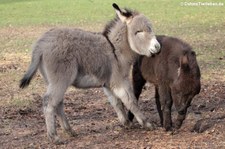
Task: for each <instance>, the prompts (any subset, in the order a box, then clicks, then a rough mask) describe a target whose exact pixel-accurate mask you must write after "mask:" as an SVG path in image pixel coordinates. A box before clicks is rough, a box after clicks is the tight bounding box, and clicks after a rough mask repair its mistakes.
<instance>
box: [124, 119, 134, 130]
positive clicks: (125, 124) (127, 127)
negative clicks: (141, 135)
mask: <svg viewBox="0 0 225 149" xmlns="http://www.w3.org/2000/svg"><path fill="white" fill-rule="evenodd" d="M123 126H124V127H125V128H126V129H129V128H131V126H132V122H131V121H129V120H127V121H126V122H125V123H124V124H123Z"/></svg>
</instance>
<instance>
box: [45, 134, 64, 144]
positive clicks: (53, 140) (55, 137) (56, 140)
mask: <svg viewBox="0 0 225 149" xmlns="http://www.w3.org/2000/svg"><path fill="white" fill-rule="evenodd" d="M49 139H50V141H51V142H52V143H53V144H55V145H60V144H64V142H63V141H62V140H61V139H60V138H59V137H58V136H54V137H50V136H49Z"/></svg>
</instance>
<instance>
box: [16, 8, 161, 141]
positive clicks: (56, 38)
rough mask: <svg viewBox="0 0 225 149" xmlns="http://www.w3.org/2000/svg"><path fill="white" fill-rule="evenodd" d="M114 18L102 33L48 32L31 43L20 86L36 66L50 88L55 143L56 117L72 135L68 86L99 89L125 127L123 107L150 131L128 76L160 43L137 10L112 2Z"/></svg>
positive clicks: (48, 109) (47, 100)
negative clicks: (65, 104)
mask: <svg viewBox="0 0 225 149" xmlns="http://www.w3.org/2000/svg"><path fill="white" fill-rule="evenodd" d="M113 7H114V9H115V11H116V14H117V17H116V18H115V19H114V20H112V21H111V22H109V24H107V25H106V27H105V29H104V31H103V32H102V33H92V32H87V31H83V30H80V29H51V30H50V31H48V32H46V33H45V34H44V35H43V36H42V37H41V38H40V39H39V40H38V41H37V42H36V44H35V45H34V47H33V52H32V62H31V64H30V66H29V69H28V71H27V72H26V74H25V75H24V77H23V79H22V80H21V82H20V87H21V88H24V87H26V86H28V85H29V83H30V81H31V79H32V78H33V76H34V74H35V73H36V71H37V69H38V68H39V70H40V72H41V74H42V76H43V77H44V79H45V81H46V83H47V85H48V87H47V92H46V93H45V95H44V97H43V108H44V115H45V121H46V125H47V135H48V137H49V138H50V140H51V141H53V142H54V143H59V142H60V139H59V137H58V136H57V132H56V127H55V123H56V122H55V116H58V118H59V122H60V125H61V127H62V128H63V130H64V131H65V132H66V133H68V134H70V135H71V136H74V135H75V133H74V131H73V130H72V129H71V127H70V125H69V123H68V120H67V119H66V116H65V113H64V109H63V96H64V93H65V92H66V90H67V88H68V87H69V86H71V85H72V86H74V87H77V88H91V87H103V88H104V92H105V94H106V95H107V96H108V99H109V101H110V103H111V105H112V106H113V107H114V109H115V111H116V112H117V115H118V118H119V120H120V122H121V123H122V124H123V125H127V126H129V125H130V121H129V119H128V117H127V115H126V112H125V110H124V107H123V105H125V107H126V108H127V109H128V110H130V111H131V112H132V113H133V114H134V116H135V117H136V119H137V121H138V122H139V123H140V125H142V126H143V127H145V128H148V129H153V125H152V124H151V123H149V122H147V120H146V118H145V116H144V115H143V114H142V112H141V111H140V109H139V107H138V105H137V100H136V98H135V96H134V93H133V89H132V85H131V82H130V80H129V78H128V77H129V72H130V69H131V66H132V64H133V62H134V61H135V59H136V58H137V57H138V55H146V56H151V54H153V53H157V52H159V49H160V45H159V43H158V41H157V40H156V37H155V35H154V33H153V31H152V27H151V25H150V22H149V20H148V19H147V18H146V17H145V16H144V15H143V14H140V13H138V12H136V11H131V10H128V9H120V8H119V7H118V6H117V5H116V4H113Z"/></svg>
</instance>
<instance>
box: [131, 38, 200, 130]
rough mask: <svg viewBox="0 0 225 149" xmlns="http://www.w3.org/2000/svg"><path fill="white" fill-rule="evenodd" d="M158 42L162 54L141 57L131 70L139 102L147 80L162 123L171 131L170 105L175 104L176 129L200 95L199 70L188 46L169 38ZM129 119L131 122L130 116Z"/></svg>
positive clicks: (192, 52) (194, 56) (193, 54)
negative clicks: (152, 86) (193, 100)
mask: <svg viewBox="0 0 225 149" xmlns="http://www.w3.org/2000/svg"><path fill="white" fill-rule="evenodd" d="M157 40H158V41H159V42H160V45H161V52H160V53H159V54H157V55H155V56H154V57H149V58H148V57H140V59H139V60H138V61H137V62H136V64H135V65H134V68H133V86H134V92H135V96H136V97H137V99H138V98H139V95H140V94H141V90H142V88H143V86H144V85H145V83H146V81H148V82H151V83H153V84H154V85H155V98H156V105H157V109H158V112H159V116H160V120H161V124H162V125H163V126H164V128H165V129H166V130H170V129H171V128H172V120H171V106H172V104H173V103H174V105H175V107H176V109H177V112H178V117H177V120H176V122H175V127H176V128H179V127H180V126H181V125H182V122H183V120H184V119H185V116H186V112H187V108H188V107H189V106H190V103H191V101H192V99H193V97H194V96H195V95H196V94H198V93H199V92H200V88H201V85H200V70H199V66H198V64H197V60H196V55H195V52H194V51H192V48H191V47H190V46H189V45H188V44H187V43H185V42H183V41H181V40H180V39H177V38H173V37H168V36H157ZM129 119H130V120H132V119H133V116H132V114H131V113H129Z"/></svg>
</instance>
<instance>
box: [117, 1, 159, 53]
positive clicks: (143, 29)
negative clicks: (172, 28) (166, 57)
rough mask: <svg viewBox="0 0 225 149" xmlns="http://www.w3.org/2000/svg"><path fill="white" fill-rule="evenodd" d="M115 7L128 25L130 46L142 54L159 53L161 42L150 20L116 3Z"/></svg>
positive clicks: (121, 18) (120, 17)
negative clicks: (121, 7)
mask: <svg viewBox="0 0 225 149" xmlns="http://www.w3.org/2000/svg"><path fill="white" fill-rule="evenodd" d="M113 7H114V9H115V10H116V14H117V15H118V17H119V19H120V20H121V21H122V22H123V23H125V24H126V26H127V34H128V35H127V36H128V42H129V45H130V48H131V49H132V50H133V51H134V52H136V53H138V54H140V55H146V56H151V55H152V54H155V53H158V52H159V50H160V44H159V42H158V41H157V40H156V37H155V34H154V32H153V30H152V26H151V24H150V21H149V20H148V19H147V18H146V17H145V16H144V15H143V14H139V13H137V12H133V11H130V10H128V9H120V8H119V6H118V5H117V4H115V3H114V4H113Z"/></svg>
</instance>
